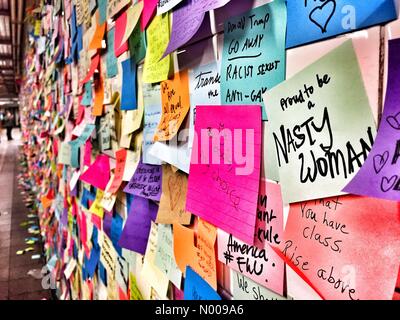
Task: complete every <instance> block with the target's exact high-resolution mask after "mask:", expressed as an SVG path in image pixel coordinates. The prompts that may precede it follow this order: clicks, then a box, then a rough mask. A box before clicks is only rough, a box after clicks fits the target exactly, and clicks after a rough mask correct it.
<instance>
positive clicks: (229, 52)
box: [221, 1, 286, 120]
mask: <svg viewBox="0 0 400 320" xmlns="http://www.w3.org/2000/svg"><path fill="white" fill-rule="evenodd" d="M285 34H286V8H285V3H284V1H273V2H271V3H268V4H265V5H263V6H261V7H258V8H254V9H251V10H250V11H248V12H246V13H244V14H242V15H240V16H237V17H235V18H231V19H229V20H227V21H226V22H225V24H224V47H223V52H222V63H221V64H222V66H221V95H222V97H221V100H222V104H239V105H240V104H256V105H263V99H262V97H263V94H265V92H267V91H268V90H270V89H272V88H273V87H274V86H276V85H277V84H279V83H280V82H282V81H284V80H285V66H286V51H285ZM266 119H267V117H266V113H265V110H264V109H263V120H266Z"/></svg>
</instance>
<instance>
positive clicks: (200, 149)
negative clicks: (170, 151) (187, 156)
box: [186, 106, 261, 244]
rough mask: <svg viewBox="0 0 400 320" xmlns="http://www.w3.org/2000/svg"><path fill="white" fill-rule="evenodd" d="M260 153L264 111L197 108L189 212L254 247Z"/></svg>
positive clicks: (248, 107) (240, 107) (250, 107)
mask: <svg viewBox="0 0 400 320" xmlns="http://www.w3.org/2000/svg"><path fill="white" fill-rule="evenodd" d="M260 153H261V107H260V106H197V108H196V124H195V139H194V143H193V152H192V158H191V164H190V174H189V182H188V194H187V201H186V210H187V211H189V212H192V213H194V214H196V215H198V216H199V217H201V218H203V219H204V220H206V221H208V222H210V223H211V224H213V225H215V226H217V227H219V228H221V229H222V230H225V231H226V232H229V233H231V234H233V235H234V236H235V237H237V238H239V239H240V240H242V241H245V242H247V243H250V244H253V243H254V228H255V223H256V212H257V198H258V189H259V183H260V163H261V161H260Z"/></svg>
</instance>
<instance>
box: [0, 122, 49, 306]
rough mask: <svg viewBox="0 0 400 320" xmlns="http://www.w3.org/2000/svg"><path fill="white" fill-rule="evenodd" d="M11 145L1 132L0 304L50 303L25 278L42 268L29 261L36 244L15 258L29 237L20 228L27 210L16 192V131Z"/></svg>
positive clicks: (37, 284)
mask: <svg viewBox="0 0 400 320" xmlns="http://www.w3.org/2000/svg"><path fill="white" fill-rule="evenodd" d="M13 134H14V138H15V140H14V141H10V142H8V141H6V140H7V139H6V138H5V137H4V132H3V134H2V135H1V140H0V141H1V142H0V300H7V299H8V300H38V299H43V298H45V299H50V297H51V295H50V292H49V291H48V290H43V288H42V285H41V280H36V279H34V278H33V277H31V276H29V275H28V274H27V273H28V271H29V270H32V269H38V270H41V269H42V267H43V262H44V261H43V260H41V259H40V260H32V258H31V256H32V255H33V254H38V253H40V252H41V250H42V249H41V246H40V245H38V244H36V245H33V247H35V251H34V252H28V253H25V254H24V255H20V256H18V255H16V252H17V251H18V250H21V249H24V248H26V247H29V246H28V245H26V244H25V238H27V237H30V236H31V235H30V234H29V233H28V231H27V227H26V228H22V227H21V226H20V223H21V222H24V221H27V220H28V218H27V214H28V210H27V208H26V207H25V205H24V203H23V201H22V197H21V194H20V191H19V190H18V188H17V174H18V164H17V162H18V144H19V139H18V138H19V135H20V134H19V131H18V130H16V129H15V130H14V133H13Z"/></svg>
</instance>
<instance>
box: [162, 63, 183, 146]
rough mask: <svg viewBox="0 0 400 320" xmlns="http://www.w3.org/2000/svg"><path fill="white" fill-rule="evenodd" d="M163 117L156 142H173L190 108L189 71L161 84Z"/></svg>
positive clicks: (176, 74) (177, 74)
mask: <svg viewBox="0 0 400 320" xmlns="http://www.w3.org/2000/svg"><path fill="white" fill-rule="evenodd" d="M161 102H162V116H161V120H160V123H159V125H158V127H157V130H156V132H155V134H154V141H168V140H171V139H172V138H173V137H174V136H175V135H176V134H177V133H178V130H179V128H180V126H181V125H182V122H183V120H184V119H185V117H186V115H187V113H188V111H189V108H190V97H189V77H188V72H187V70H185V71H181V72H179V73H175V75H174V78H173V79H172V80H166V81H163V82H161Z"/></svg>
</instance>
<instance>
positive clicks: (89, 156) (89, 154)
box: [83, 139, 92, 167]
mask: <svg viewBox="0 0 400 320" xmlns="http://www.w3.org/2000/svg"><path fill="white" fill-rule="evenodd" d="M91 162H92V142H91V141H90V139H89V140H88V141H86V144H85V156H84V158H83V165H84V166H87V167H89V166H90V164H91Z"/></svg>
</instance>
